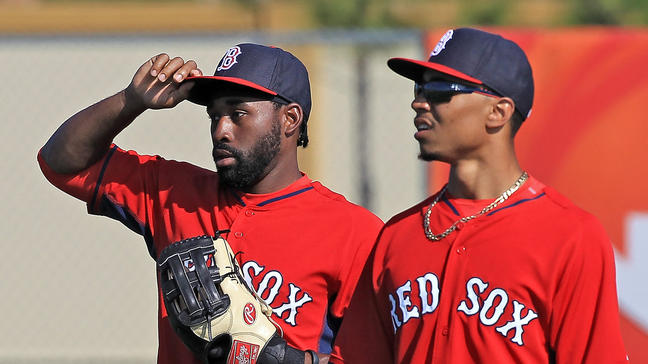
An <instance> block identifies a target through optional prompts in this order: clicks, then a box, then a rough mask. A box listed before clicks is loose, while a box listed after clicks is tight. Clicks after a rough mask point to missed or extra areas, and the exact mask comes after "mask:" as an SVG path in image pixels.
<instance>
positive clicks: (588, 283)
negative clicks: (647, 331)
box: [549, 215, 627, 363]
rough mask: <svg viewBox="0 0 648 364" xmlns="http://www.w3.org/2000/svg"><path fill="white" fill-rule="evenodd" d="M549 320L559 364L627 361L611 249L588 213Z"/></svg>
mask: <svg viewBox="0 0 648 364" xmlns="http://www.w3.org/2000/svg"><path fill="white" fill-rule="evenodd" d="M568 244H569V246H570V248H569V249H566V250H565V251H564V253H563V255H564V256H563V257H557V261H560V262H561V263H562V264H561V266H562V267H564V268H563V269H562V272H560V273H561V274H560V277H557V282H556V292H555V296H554V299H553V308H552V314H551V321H550V325H551V327H550V338H549V340H550V345H551V347H552V348H553V350H554V353H555V358H556V361H555V362H556V363H626V362H627V356H626V351H625V348H624V346H623V342H622V339H621V332H620V323H619V308H618V303H617V292H616V283H615V267H614V254H613V251H612V245H611V243H610V240H609V238H608V237H607V234H606V233H605V231H604V230H603V228H602V226H601V225H600V223H599V222H598V221H596V220H595V219H594V217H592V216H589V215H587V216H586V217H585V222H584V224H583V226H581V227H580V233H576V234H575V235H574V237H573V238H572V241H569V242H568Z"/></svg>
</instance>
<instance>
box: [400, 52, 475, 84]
mask: <svg viewBox="0 0 648 364" xmlns="http://www.w3.org/2000/svg"><path fill="white" fill-rule="evenodd" d="M387 66H389V68H391V70H392V71H394V72H396V73H398V74H399V75H401V76H403V77H407V78H409V79H410V80H414V81H415V82H423V81H429V80H430V79H428V77H427V76H425V78H424V75H425V74H426V72H427V73H430V72H431V75H432V76H433V77H432V78H434V74H435V73H436V74H437V75H438V76H439V77H444V78H452V79H458V80H463V81H468V82H472V83H476V84H478V85H481V84H483V82H482V81H481V80H478V79H476V78H474V77H471V76H468V75H467V74H465V73H462V72H459V71H457V70H455V69H454V68H450V67H448V66H444V65H442V64H438V63H434V62H426V61H419V60H416V59H409V58H391V59H389V60H388V61H387Z"/></svg>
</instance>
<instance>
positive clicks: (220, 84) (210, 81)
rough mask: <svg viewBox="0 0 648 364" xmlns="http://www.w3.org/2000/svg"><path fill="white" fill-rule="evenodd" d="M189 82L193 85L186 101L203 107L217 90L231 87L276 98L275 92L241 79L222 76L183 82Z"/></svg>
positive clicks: (193, 78) (195, 78)
mask: <svg viewBox="0 0 648 364" xmlns="http://www.w3.org/2000/svg"><path fill="white" fill-rule="evenodd" d="M189 81H193V82H195V85H194V86H193V87H192V88H191V91H190V92H189V97H188V98H187V100H189V101H191V102H193V103H196V104H199V105H203V106H208V105H209V102H210V101H211V99H212V96H213V95H214V94H215V93H217V92H218V91H219V90H222V89H224V88H227V87H232V86H234V87H237V88H240V87H241V86H243V88H249V89H251V90H256V91H261V92H262V93H265V94H268V95H271V96H277V93H276V92H274V91H272V90H270V89H267V88H265V87H263V86H260V85H257V84H256V83H253V82H250V81H248V80H244V79H242V78H236V77H222V76H194V77H187V79H186V80H185V81H184V82H189Z"/></svg>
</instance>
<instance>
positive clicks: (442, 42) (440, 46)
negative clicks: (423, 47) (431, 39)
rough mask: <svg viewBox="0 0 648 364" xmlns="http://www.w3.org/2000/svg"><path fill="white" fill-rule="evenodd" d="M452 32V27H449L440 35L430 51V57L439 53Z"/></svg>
mask: <svg viewBox="0 0 648 364" xmlns="http://www.w3.org/2000/svg"><path fill="white" fill-rule="evenodd" d="M453 33H454V32H453V31H452V29H450V30H448V31H447V32H446V33H445V34H444V35H443V37H441V39H440V40H439V43H437V45H436V47H434V49H433V50H432V52H431V53H430V57H432V56H436V55H437V54H439V53H441V51H442V50H444V49H445V45H446V43H447V42H448V41H449V40H450V39H452V34H453Z"/></svg>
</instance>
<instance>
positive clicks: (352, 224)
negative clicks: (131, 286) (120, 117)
mask: <svg viewBox="0 0 648 364" xmlns="http://www.w3.org/2000/svg"><path fill="white" fill-rule="evenodd" d="M39 163H40V165H41V169H42V171H43V173H44V174H45V176H46V177H47V178H48V179H49V180H50V182H52V184H54V185H55V186H57V187H58V188H60V189H62V190H63V191H65V192H67V193H69V194H70V195H72V196H75V197H77V198H79V199H81V200H83V201H85V202H86V203H87V206H88V212H89V213H91V214H97V215H104V216H108V217H111V218H114V219H116V220H119V221H121V222H123V223H124V224H125V225H126V226H128V227H129V228H131V229H132V230H134V231H135V232H137V233H139V234H141V235H142V236H143V237H144V240H145V241H146V244H147V246H148V250H149V252H150V254H151V256H152V257H153V258H154V259H155V258H156V257H157V255H158V254H159V253H160V252H161V251H162V250H163V249H164V248H165V247H166V246H168V245H169V244H171V243H173V242H175V241H179V240H182V239H187V238H191V237H195V236H199V235H212V236H213V235H214V234H215V233H216V231H218V230H229V231H230V232H229V233H227V234H225V238H226V239H227V240H228V242H229V243H230V245H231V247H232V250H233V251H234V252H235V253H237V252H241V253H242V254H239V255H238V257H239V260H240V264H241V268H242V271H243V275H244V277H245V279H246V281H248V283H249V284H250V285H251V287H253V288H254V289H255V290H256V291H257V292H258V294H259V295H260V296H261V297H262V298H263V299H264V300H265V301H266V302H267V303H268V304H269V305H270V306H271V307H272V308H273V311H274V315H273V319H274V320H275V321H276V322H277V323H278V324H279V325H280V326H281V327H282V329H283V331H284V338H285V339H286V341H287V342H288V343H289V344H291V345H293V346H294V347H297V348H299V349H302V350H305V349H313V350H318V351H320V352H324V353H326V352H330V351H331V342H332V340H333V338H334V334H335V332H336V331H337V326H338V325H339V320H340V318H341V317H342V314H343V313H344V311H345V309H346V307H347V305H348V303H349V301H350V298H351V295H352V292H353V289H354V287H355V284H356V282H357V279H358V277H359V275H360V271H361V270H362V267H363V265H364V262H365V260H366V258H367V255H368V254H369V253H370V251H371V248H372V246H373V244H374V242H375V239H376V237H377V235H378V233H379V231H380V229H381V228H382V225H383V224H382V221H380V219H379V218H378V217H376V216H375V215H373V214H372V213H370V212H369V211H367V210H366V209H364V208H362V207H360V206H357V205H354V204H352V203H350V202H348V201H347V200H346V199H345V198H344V197H343V196H342V195H339V194H337V193H334V192H332V191H330V190H329V189H327V188H326V187H324V186H322V185H321V184H320V183H319V182H316V181H312V180H311V179H310V178H308V177H307V176H306V175H303V176H302V178H300V179H299V180H297V181H296V182H294V183H293V184H291V185H290V186H288V187H286V188H284V189H283V190H281V191H277V192H274V193H269V194H246V193H240V192H238V191H234V190H231V189H228V188H224V187H222V186H219V183H218V174H217V173H216V172H214V171H210V170H206V169H202V168H199V167H196V166H194V165H191V164H189V163H185V162H177V161H171V160H165V159H163V158H161V157H159V156H144V155H138V154H137V153H135V152H132V151H128V152H126V151H123V150H121V149H119V148H117V147H116V146H114V145H113V147H112V148H111V150H110V152H109V153H107V155H106V156H105V157H104V158H103V159H102V160H100V161H99V162H97V163H96V164H94V165H93V166H91V167H89V168H88V169H86V170H84V171H81V172H79V173H78V174H76V175H58V174H56V173H54V172H53V171H52V170H51V169H50V168H49V167H48V166H47V165H46V164H45V163H44V161H43V159H42V157H41V156H40V155H39ZM158 283H159V281H158ZM158 311H159V318H158V332H159V349H158V363H170V364H171V363H173V364H176V363H200V361H199V360H197V359H196V358H195V357H194V355H193V354H192V353H191V352H190V351H189V350H188V349H187V348H186V347H185V345H184V344H183V343H182V342H181V341H180V340H179V339H178V337H177V336H176V335H175V333H174V332H173V330H172V329H171V326H170V325H169V323H168V322H167V314H166V310H165V309H164V303H163V301H162V299H161V297H160V300H159V310H158Z"/></svg>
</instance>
